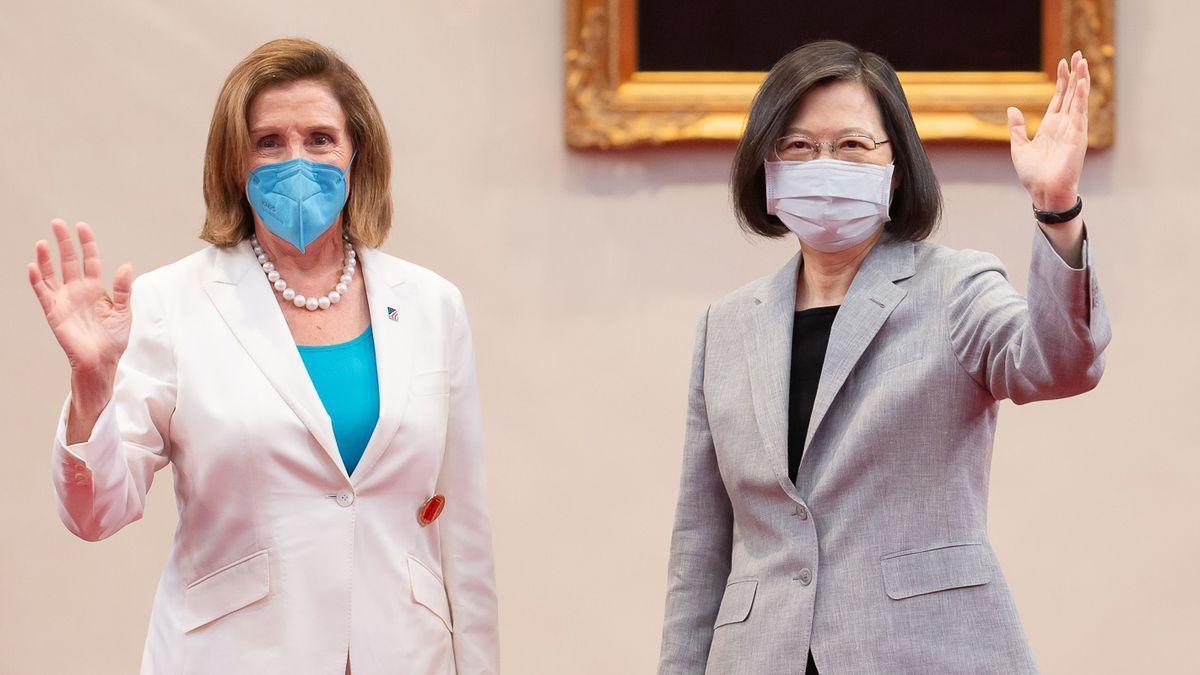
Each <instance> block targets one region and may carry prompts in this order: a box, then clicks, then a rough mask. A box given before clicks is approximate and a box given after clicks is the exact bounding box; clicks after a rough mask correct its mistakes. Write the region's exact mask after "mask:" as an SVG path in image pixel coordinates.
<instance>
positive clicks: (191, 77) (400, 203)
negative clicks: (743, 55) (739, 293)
mask: <svg viewBox="0 0 1200 675" xmlns="http://www.w3.org/2000/svg"><path fill="white" fill-rule="evenodd" d="M218 4H220V5H223V6H220V7H217V6H216V5H218ZM340 5H341V3H339V6H340ZM562 5H563V3H562V2H561V0H540V1H537V2H535V1H533V0H527V1H525V2H516V1H515V0H513V1H510V2H506V3H501V2H489V1H488V0H452V1H450V2H405V3H377V4H375V5H374V6H371V5H366V4H364V5H363V6H361V7H355V8H354V9H337V10H336V11H335V13H334V15H332V16H330V10H331V8H332V7H334V4H333V3H329V2H283V1H280V0H264V1H260V2H254V3H234V2H224V3H150V2H138V1H135V0H123V1H121V2H112V3H91V2H77V3H73V4H67V3H61V2H46V1H44V0H38V1H37V2H30V1H26V2H20V3H18V2H17V0H4V1H3V2H0V63H2V64H3V65H2V66H0V133H2V134H3V136H2V138H0V148H2V149H3V150H2V154H3V157H4V161H3V162H2V163H0V223H2V225H3V230H2V232H3V235H2V236H3V240H2V241H3V245H2V246H0V270H2V271H3V274H0V280H2V282H0V283H2V284H3V286H2V287H0V290H2V292H3V295H2V296H0V297H4V298H6V299H8V301H9V307H8V311H7V314H8V319H7V321H6V325H5V327H4V330H3V331H2V332H0V335H2V336H3V337H2V338H0V339H2V340H3V342H0V345H2V347H3V349H2V353H0V354H2V355H0V358H2V359H3V373H4V382H5V386H4V387H3V390H2V394H0V395H2V396H3V401H2V405H0V410H2V411H3V413H2V414H3V425H4V428H5V429H6V430H7V438H6V441H5V443H4V444H3V445H4V450H3V454H4V458H5V462H4V465H3V466H4V470H3V472H0V528H2V529H0V532H2V535H3V539H2V545H0V672H4V673H63V672H89V673H130V672H134V670H135V667H136V664H137V662H138V659H139V656H140V653H141V645H142V640H143V636H144V631H145V628H146V621H147V617H148V614H149V609H150V602H151V597H152V593H153V589H154V584H155V582H156V579H157V575H158V572H159V570H160V567H161V565H162V563H163V560H164V556H165V555H166V551H167V548H168V545H169V542H170V538H171V533H172V529H173V527H174V521H175V515H174V510H173V497H172V493H171V490H170V478H169V476H168V475H167V474H166V473H164V474H161V475H160V479H159V484H158V485H157V486H156V487H155V489H154V490H153V491H152V493H151V499H150V504H149V509H148V514H147V516H146V518H145V520H144V521H143V522H140V523H137V524H136V525H134V526H131V527H129V528H127V529H126V530H125V531H123V532H121V533H120V534H118V535H117V536H116V537H114V538H112V539H110V540H108V541H105V542H102V543H99V544H86V543H84V542H81V541H78V540H76V539H74V538H73V537H72V536H71V535H69V534H68V533H67V532H66V530H65V529H64V528H63V527H62V526H61V525H60V524H59V522H58V519H57V516H56V514H55V510H54V499H53V495H52V492H51V485H50V480H49V471H50V469H49V454H48V453H49V438H50V435H51V431H52V423H53V421H54V418H55V416H56V414H57V412H58V409H59V405H60V401H61V397H62V396H63V394H64V393H65V386H66V375H67V370H66V365H65V363H64V360H63V358H62V355H61V353H60V352H59V351H58V348H57V345H56V344H55V343H54V342H53V340H52V338H51V336H50V333H49V331H48V330H47V328H46V327H45V325H44V323H43V321H42V318H41V315H40V312H39V310H38V308H37V305H36V303H35V301H34V299H33V297H32V294H31V293H30V292H29V290H28V288H27V286H26V282H25V271H24V266H25V263H26V261H27V260H28V259H29V258H30V256H31V254H32V247H33V242H34V241H35V240H36V239H37V238H39V237H43V236H46V232H47V222H48V221H49V220H50V218H52V217H54V216H62V217H64V218H67V219H70V220H72V221H74V220H88V221H90V222H91V223H93V224H94V225H95V228H96V230H97V232H98V233H99V236H100V239H101V244H102V246H103V250H104V252H105V254H106V259H107V261H108V266H107V271H108V272H109V273H111V271H112V270H113V269H114V268H115V266H116V263H118V262H120V261H122V260H131V261H132V262H133V264H134V267H135V269H136V270H142V271H145V270H148V269H151V268H153V267H155V266H158V265H163V264H165V263H168V262H171V261H173V260H175V259H177V258H179V257H181V256H183V255H185V254H186V253H188V252H190V251H192V250H195V249H196V248H197V247H198V246H199V243H198V241H197V240H196V239H195V236H194V234H195V232H196V231H197V228H198V225H199V223H200V221H201V218H202V214H203V210H202V201H201V195H200V170H201V160H202V153H203V146H204V140H205V134H206V129H207V124H208V117H209V112H210V110H211V107H212V102H213V100H214V98H215V95H216V92H217V89H218V87H219V85H220V83H221V81H222V79H223V78H224V76H225V74H226V72H228V70H229V69H230V68H231V67H232V66H233V65H234V63H236V62H237V61H238V60H239V59H240V58H241V57H242V56H243V55H244V54H245V53H247V52H248V51H249V50H251V49H252V48H253V47H255V46H257V45H258V44H260V43H262V42H264V41H266V40H268V39H270V38H273V37H277V36H281V35H288V34H302V35H307V36H311V37H313V38H316V39H318V40H321V41H324V42H326V43H328V44H330V45H331V46H333V47H335V48H337V49H339V50H340V51H341V52H342V54H343V55H344V56H345V57H346V58H347V59H348V60H349V61H350V62H351V63H352V64H354V65H355V66H356V67H357V68H358V69H359V71H360V73H361V74H362V75H363V77H364V78H365V80H366V81H367V83H368V85H369V86H371V87H372V89H373V91H374V93H375V96H376V98H377V100H378V102H379V105H380V107H381V108H382V110H383V114H384V117H385V119H386V120H387V124H388V126H389V129H390V130H391V136H392V143H393V147H394V151H395V156H396V180H395V198H396V205H397V215H396V228H395V230H394V233H393V235H392V237H391V240H390V241H389V242H388V244H387V246H386V248H387V249H388V250H389V251H391V252H393V253H395V254H398V255H400V256H403V257H406V258H408V259H411V260H413V261H415V262H418V263H421V264H424V265H427V266H429V267H432V268H434V269H435V270H438V271H440V272H441V273H443V274H444V275H445V276H447V277H449V278H450V279H452V280H453V281H455V282H457V283H458V284H459V285H460V287H461V288H462V289H463V291H464V292H465V293H466V296H467V299H468V303H469V306H470V308H471V313H472V319H473V323H474V326H475V331H476V338H477V342H478V348H479V367H480V379H481V382H482V386H483V397H484V398H483V403H484V406H485V408H484V413H485V418H486V430H487V438H488V461H489V462H490V471H491V494H492V503H493V505H494V506H493V512H494V517H495V527H496V555H497V569H498V574H499V584H500V596H501V598H500V599H501V608H502V615H503V616H502V620H503V644H504V650H503V652H504V653H503V662H504V668H505V670H506V672H508V673H519V674H525V673H532V674H541V673H552V674H559V673H564V674H574V673H579V674H602V675H608V674H613V673H649V672H651V671H652V669H653V667H654V663H655V659H656V655H657V650H658V636H659V626H660V621H661V616H662V606H663V591H664V586H665V574H666V572H665V565H666V556H667V545H668V537H669V533H670V522H671V517H672V511H673V507H674V497H675V493H676V482H677V477H678V471H679V461H680V441H681V437H682V427H683V411H684V397H685V389H686V377H687V371H688V365H689V358H690V349H691V340H692V330H693V325H694V321H695V319H696V317H697V316H698V315H699V314H700V312H702V311H703V309H704V307H705V305H706V304H707V303H708V302H709V301H711V300H713V299H715V298H717V297H718V296H720V295H721V294H723V293H724V292H726V291H728V290H731V289H733V288H735V287H737V286H739V285H741V284H742V283H744V282H746V281H748V280H750V279H753V278H756V277H758V276H761V275H764V274H766V273H768V272H770V271H773V270H774V269H775V268H776V266H778V265H779V264H781V263H782V262H783V261H784V260H785V259H786V258H787V257H788V256H789V255H790V254H791V252H792V251H793V250H794V244H793V243H791V242H751V241H748V240H746V239H745V238H744V237H743V236H741V235H740V234H739V232H738V231H737V229H736V228H735V227H734V225H733V224H732V219H731V216H730V211H729V208H728V205H727V196H726V191H725V179H726V173H727V168H728V164H729V160H730V156H731V153H732V148H731V147H729V146H720V147H711V148H690V149H668V150H653V151H638V152H627V153H620V154H576V153H572V152H568V151H567V150H566V149H564V147H563V144H562V142H561V140H560V139H561V135H562V134H561V94H560V90H561V87H560V81H561V76H562V67H561V65H560V61H561V59H560V54H561V50H562V26H563V8H562ZM1117 5H1118V10H1117V17H1116V18H1117V45H1118V50H1119V58H1118V65H1119V73H1118V77H1119V82H1118V97H1119V112H1118V132H1117V139H1118V140H1117V145H1116V146H1115V147H1114V148H1113V149H1111V150H1109V151H1106V152H1098V153H1095V154H1094V155H1093V156H1092V157H1091V158H1089V164H1088V167H1087V171H1086V175H1085V176H1084V181H1083V191H1084V195H1085V199H1086V200H1087V208H1086V213H1087V214H1088V216H1089V224H1090V227H1091V232H1092V238H1093V246H1094V247H1095V248H1094V250H1095V255H1096V260H1097V266H1098V268H1099V270H1100V274H1101V275H1102V277H1101V278H1102V282H1103V284H1104V288H1105V290H1106V296H1107V300H1108V303H1109V305H1110V309H1111V314H1112V320H1113V332H1114V335H1115V338H1114V341H1113V344H1112V346H1111V347H1110V349H1109V366H1108V372H1107V374H1106V376H1105V379H1104V381H1103V382H1102V383H1101V385H1100V387H1099V388H1098V389H1097V390H1095V391H1094V392H1091V393H1089V394H1087V395H1084V396H1081V397H1079V398H1076V399H1073V400H1067V401H1060V402H1053V403H1044V404H1037V405H1032V406H1028V407H1024V408H1017V407H1015V406H1012V405H1010V404H1005V405H1004V406H1003V408H1004V409H1003V412H1002V414H1001V419H1002V423H1001V425H1000V431H999V434H998V437H997V439H996V444H997V448H996V455H995V464H994V471H993V481H992V502H991V503H992V509H991V531H992V535H993V539H994V544H995V547H996V549H997V550H998V552H999V555H1000V557H1001V559H1002V561H1003V563H1004V565H1005V571H1006V573H1007V576H1008V578H1009V581H1010V583H1011V584H1012V586H1013V588H1014V591H1015V594H1016V600H1017V603H1018V605H1019V606H1020V609H1021V612H1022V616H1023V618H1024V621H1025V625H1026V628H1027V630H1028V632H1029V635H1030V639H1031V640H1032V643H1033V647H1034V649H1035V651H1036V653H1037V655H1038V658H1039V660H1040V662H1041V664H1042V667H1043V669H1044V670H1045V671H1046V672H1049V673H1118V672H1126V673H1133V672H1141V673H1148V672H1154V673H1167V672H1196V671H1197V669H1200V656H1198V655H1197V650H1196V648H1195V645H1194V641H1195V638H1194V635H1195V634H1196V632H1197V630H1200V618H1198V610H1200V590H1198V589H1200V585H1198V584H1197V583H1196V579H1195V575H1196V572H1197V570H1198V569H1200V536H1198V535H1200V531H1198V530H1200V527H1198V525H1197V523H1198V522H1200V519H1198V518H1197V515H1198V512H1200V509H1198V508H1197V505H1196V502H1195V499H1196V495H1197V492H1198V490H1197V488H1198V487H1200V480H1198V479H1200V452H1198V450H1200V448H1198V447H1197V446H1198V443H1197V432H1198V431H1200V429H1198V428H1197V427H1198V425H1197V419H1198V417H1200V414H1198V413H1197V409H1196V404H1197V402H1198V401H1197V396H1196V394H1195V391H1196V382H1197V380H1198V379H1200V359H1198V357H1197V345H1198V342H1197V338H1200V335H1198V333H1200V331H1198V330H1197V329H1198V327H1200V317H1198V315H1197V307H1198V306H1200V305H1198V303H1197V299H1196V293H1195V291H1194V288H1195V278H1196V277H1195V270H1196V266H1197V263H1200V249H1198V247H1200V235H1198V234H1197V226H1198V225H1200V222H1198V219H1197V217H1196V213H1195V206H1194V205H1195V203H1196V191H1197V185H1196V183H1197V178H1198V171H1197V164H1196V162H1197V158H1198V157H1200V127H1198V125H1197V114H1196V111H1197V109H1200V94H1198V93H1197V87H1196V84H1197V82H1196V77H1195V73H1196V67H1197V65H1198V63H1197V58H1196V56H1195V51H1194V49H1195V43H1196V38H1195V31H1194V27H1195V26H1196V24H1197V23H1198V22H1200V8H1198V7H1197V5H1196V4H1195V3H1193V2H1190V1H1189V0H1153V1H1150V2H1118V3H1117ZM101 6H104V7H105V9H100V7H101ZM931 154H932V157H933V160H934V164H935V166H936V168H937V170H938V173H939V175H940V177H941V179H942V180H943V185H944V188H945V192H946V201H947V204H946V207H947V208H946V222H945V226H944V227H943V229H942V230H941V233H940V235H939V239H940V240H941V241H944V242H946V243H948V244H950V245H953V246H958V247H972V248H979V249H984V250H989V251H993V252H995V253H996V254H997V255H999V256H1000V257H1001V258H1002V259H1003V260H1005V261H1006V262H1007V263H1008V264H1009V266H1010V268H1011V269H1012V272H1013V277H1014V279H1015V280H1016V281H1017V283H1018V285H1019V286H1020V287H1024V283H1025V267H1026V265H1027V263H1028V255H1029V251H1028V249H1029V243H1030V239H1031V227H1032V225H1031V223H1030V221H1029V218H1028V207H1029V200H1028V199H1027V198H1026V197H1025V195H1024V194H1022V190H1021V188H1020V187H1019V186H1018V184H1017V182H1016V180H1015V178H1014V175H1013V171H1012V168H1011V165H1010V164H1009V160H1008V153H1007V149H1006V148H1003V147H991V148H948V147H938V148H934V149H932V151H931Z"/></svg>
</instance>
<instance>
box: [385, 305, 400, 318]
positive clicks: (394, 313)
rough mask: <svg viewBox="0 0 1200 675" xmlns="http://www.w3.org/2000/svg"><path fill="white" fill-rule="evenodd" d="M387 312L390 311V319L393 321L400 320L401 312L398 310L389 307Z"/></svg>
mask: <svg viewBox="0 0 1200 675" xmlns="http://www.w3.org/2000/svg"><path fill="white" fill-rule="evenodd" d="M387 311H388V318H389V319H391V320H392V321H399V320H400V310H398V309H396V308H395V307H388V308H387Z"/></svg>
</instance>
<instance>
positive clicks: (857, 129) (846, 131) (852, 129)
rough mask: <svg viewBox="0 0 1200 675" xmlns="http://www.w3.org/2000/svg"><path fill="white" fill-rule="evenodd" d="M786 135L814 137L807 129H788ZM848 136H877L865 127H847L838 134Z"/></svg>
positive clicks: (785, 131)
mask: <svg viewBox="0 0 1200 675" xmlns="http://www.w3.org/2000/svg"><path fill="white" fill-rule="evenodd" d="M784 133H785V134H799V135H801V136H813V135H814V134H813V133H812V132H811V131H809V130H808V129H805V128H803V127H788V128H787V129H785V130H784ZM847 134H866V135H867V136H870V137H872V138H874V137H875V134H873V133H872V132H870V131H868V130H867V129H866V128H864V127H846V128H844V129H842V130H841V131H839V132H837V135H838V136H845V135H847Z"/></svg>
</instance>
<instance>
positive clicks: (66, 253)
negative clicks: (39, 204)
mask: <svg viewBox="0 0 1200 675" xmlns="http://www.w3.org/2000/svg"><path fill="white" fill-rule="evenodd" d="M50 229H52V230H54V238H55V239H56V240H57V241H58V260H59V265H60V266H61V267H62V280H63V283H64V284H66V283H70V282H72V281H74V280H75V279H78V278H79V255H78V254H77V253H76V251H75V240H74V239H72V238H71V231H70V230H69V229H67V221H65V220H63V219H62V218H55V219H54V220H52V221H50Z"/></svg>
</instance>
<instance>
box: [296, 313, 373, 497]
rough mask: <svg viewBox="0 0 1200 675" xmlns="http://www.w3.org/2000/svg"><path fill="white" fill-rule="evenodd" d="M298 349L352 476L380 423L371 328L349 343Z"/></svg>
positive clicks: (368, 327)
mask: <svg viewBox="0 0 1200 675" xmlns="http://www.w3.org/2000/svg"><path fill="white" fill-rule="evenodd" d="M296 348H297V349H299V350H300V358H301V359H302V360H303V361H304V367H305V368H306V369H308V376H309V377H310V378H311V379H312V383H313V386H315V387H316V389H317V396H319V397H320V398H321V403H322V404H324V405H325V411H326V412H328V413H329V418H330V419H331V420H332V421H333V435H334V438H335V439H336V440H337V446H338V452H339V453H341V455H342V463H343V464H345V465H346V473H347V474H352V473H354V469H355V467H357V466H358V462H359V460H361V459H362V456H363V451H364V450H366V449H367V441H369V440H371V434H372V433H373V432H374V431H375V423H376V422H378V421H379V374H378V371H377V370H376V368H375V341H374V339H372V334H371V327H370V326H367V330H365V331H363V334H362V335H359V336H358V337H356V338H354V339H353V340H350V341H349V342H342V343H339V344H336V345H320V346H305V345H297V347H296Z"/></svg>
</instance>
